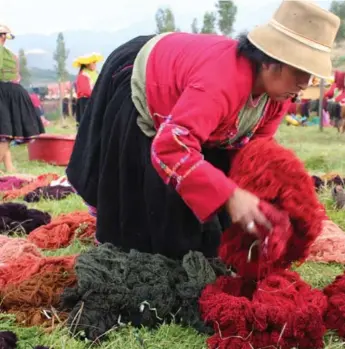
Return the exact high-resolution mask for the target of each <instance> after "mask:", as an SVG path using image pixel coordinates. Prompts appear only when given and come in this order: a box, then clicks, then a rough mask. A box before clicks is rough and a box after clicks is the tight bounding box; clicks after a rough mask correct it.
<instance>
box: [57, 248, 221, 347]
mask: <svg viewBox="0 0 345 349" xmlns="http://www.w3.org/2000/svg"><path fill="white" fill-rule="evenodd" d="M75 270H76V275H77V286H76V287H75V288H69V289H66V290H65V292H64V294H63V295H62V305H63V307H64V308H66V309H68V310H70V314H69V318H68V326H69V328H70V330H71V332H72V333H73V334H76V333H82V332H83V333H84V335H85V337H86V338H88V339H90V340H93V341H95V340H98V339H99V338H101V337H102V338H104V337H103V336H104V334H105V333H106V332H107V331H108V330H110V329H112V328H114V327H118V326H120V325H122V324H129V323H130V324H132V325H133V326H147V327H149V328H155V327H157V326H158V325H160V324H162V323H169V322H175V323H179V324H182V325H188V326H192V327H194V328H195V329H196V330H198V331H200V332H203V333H208V334H211V333H212V332H213V331H212V329H211V328H209V327H207V326H206V325H205V324H204V322H203V321H202V320H201V319H200V315H199V302H198V301H199V296H200V293H201V291H202V290H203V289H204V287H205V286H206V285H207V284H209V283H213V282H214V281H215V280H216V278H217V277H218V276H220V275H225V274H226V267H225V266H224V265H223V264H222V263H221V262H220V261H219V260H218V259H212V260H208V259H206V258H205V257H204V255H203V254H202V253H200V252H189V253H188V254H187V255H185V256H184V258H183V260H182V261H175V260H171V259H168V258H166V257H164V256H162V255H157V254H156V255H152V254H148V253H141V252H138V251H135V250H131V251H130V252H129V253H125V252H122V251H121V250H120V249H118V248H116V247H114V246H113V245H111V244H104V245H100V246H98V247H96V248H93V249H92V250H90V251H88V252H86V253H84V254H81V255H80V256H79V257H78V259H77V263H76V266H75Z"/></svg>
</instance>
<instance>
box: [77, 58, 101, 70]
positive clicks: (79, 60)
mask: <svg viewBox="0 0 345 349" xmlns="http://www.w3.org/2000/svg"><path fill="white" fill-rule="evenodd" d="M103 59H104V58H103V56H102V55H91V56H88V57H78V58H77V59H75V60H74V62H73V67H74V68H80V66H82V65H88V64H92V63H99V62H102V61H103Z"/></svg>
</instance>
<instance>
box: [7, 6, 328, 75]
mask: <svg viewBox="0 0 345 349" xmlns="http://www.w3.org/2000/svg"><path fill="white" fill-rule="evenodd" d="M280 2H281V0H265V1H252V0H241V1H236V4H237V6H238V13H237V18H236V23H235V30H236V33H239V32H241V31H243V30H250V29H251V28H252V27H254V26H255V25H257V24H262V23H264V22H266V21H267V20H269V18H270V17H271V16H272V14H273V12H274V11H275V10H276V8H277V7H278V6H279V4H280ZM316 2H317V3H318V5H320V6H321V7H323V8H325V9H328V8H329V6H330V3H331V0H319V1H316ZM211 10H212V9H211ZM195 16H197V17H198V20H199V23H202V14H201V13H200V11H199V9H198V8H196V9H195V13H185V14H181V13H178V14H177V15H176V24H177V26H178V27H179V28H181V30H183V31H190V26H191V23H192V21H193V18H194V17H195ZM52 20H53V18H52ZM154 31H155V21H154V14H153V15H152V18H148V19H145V20H142V21H141V22H138V23H134V24H131V25H129V26H128V27H126V28H123V29H121V30H118V31H115V32H110V31H95V30H75V31H65V32H64V37H65V42H66V47H67V49H68V50H69V57H68V61H67V69H68V70H69V71H70V72H72V73H77V71H76V70H75V69H73V68H72V62H73V60H74V58H76V57H77V56H79V55H84V54H87V53H90V52H99V53H101V54H103V55H104V57H107V56H108V55H109V54H110V53H111V52H112V51H113V50H114V49H115V48H116V47H118V46H119V45H121V44H123V43H125V42H126V41H128V40H130V39H132V38H133V37H136V36H138V35H149V34H153V33H154ZM236 33H235V34H236ZM56 38H57V33H53V34H49V35H46V34H25V35H18V36H17V37H16V40H13V41H11V42H8V46H9V47H10V48H11V49H12V50H13V51H14V52H18V51H19V49H21V48H23V49H24V50H25V51H26V54H27V59H28V65H29V67H30V68H33V67H35V68H40V69H50V70H51V69H53V67H54V60H53V53H54V50H55V47H56Z"/></svg>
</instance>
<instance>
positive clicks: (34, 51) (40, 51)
mask: <svg viewBox="0 0 345 349" xmlns="http://www.w3.org/2000/svg"><path fill="white" fill-rule="evenodd" d="M47 53H48V52H47V51H46V50H43V49H41V48H34V49H30V50H26V51H25V54H26V55H45V54H47Z"/></svg>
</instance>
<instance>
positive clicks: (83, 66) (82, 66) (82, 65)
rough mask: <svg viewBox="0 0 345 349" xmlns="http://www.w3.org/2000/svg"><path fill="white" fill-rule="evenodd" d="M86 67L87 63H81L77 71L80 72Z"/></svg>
mask: <svg viewBox="0 0 345 349" xmlns="http://www.w3.org/2000/svg"><path fill="white" fill-rule="evenodd" d="M86 68H87V65H86V64H81V65H80V69H79V73H81V72H82V71H83V70H84V69H86Z"/></svg>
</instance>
